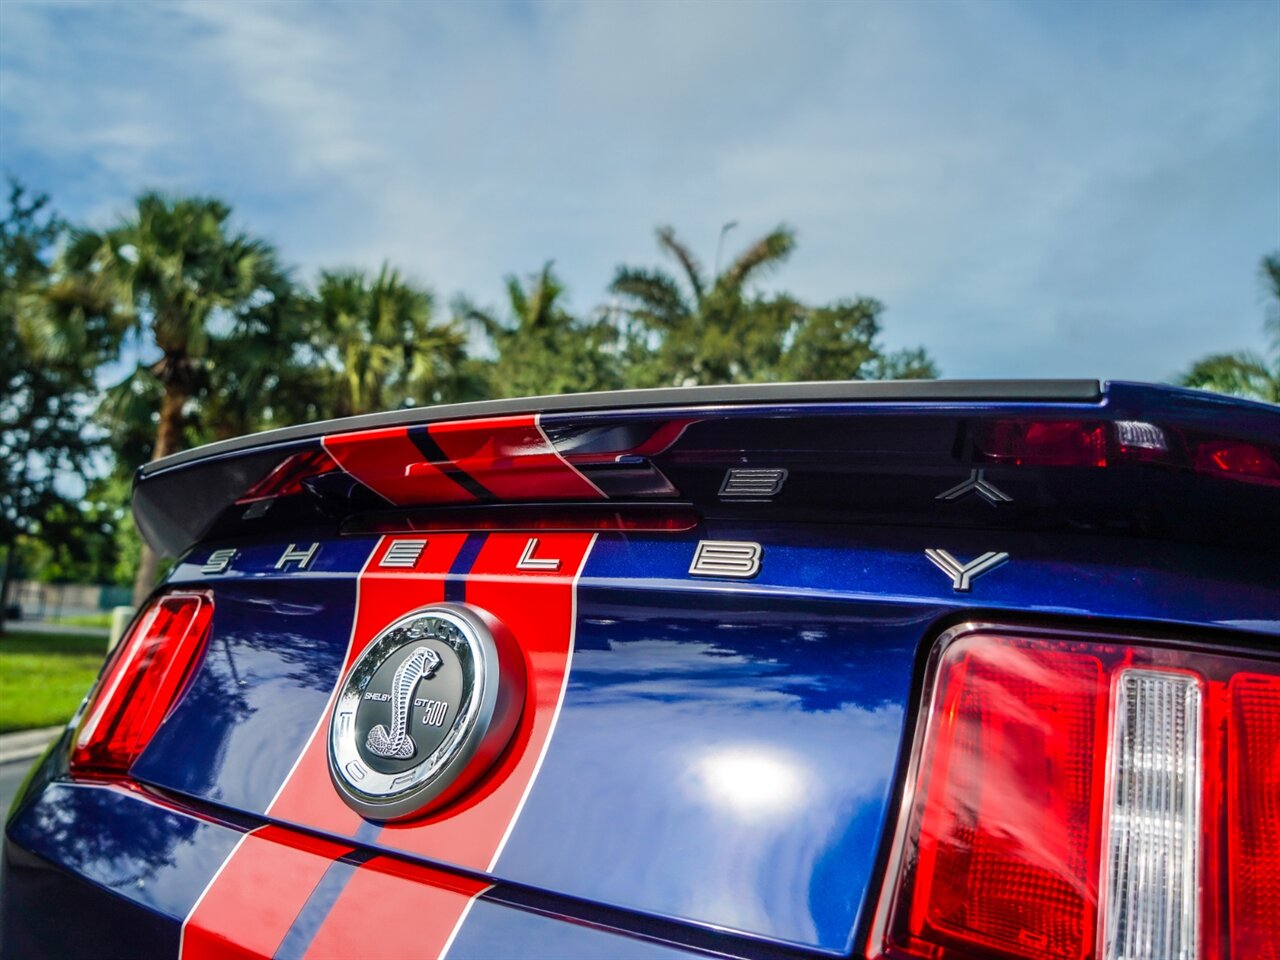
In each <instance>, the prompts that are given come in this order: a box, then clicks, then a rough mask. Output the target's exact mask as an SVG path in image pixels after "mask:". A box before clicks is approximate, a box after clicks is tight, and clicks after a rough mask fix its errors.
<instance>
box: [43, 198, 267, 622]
mask: <svg viewBox="0 0 1280 960" xmlns="http://www.w3.org/2000/svg"><path fill="white" fill-rule="evenodd" d="M230 217H231V208H230V207H229V206H227V205H226V204H225V203H223V202H221V201H220V200H214V199H210V198H205V197H166V196H163V195H161V194H159V193H154V192H148V193H144V194H143V195H142V196H140V197H139V198H138V200H137V207H136V209H135V210H134V211H133V212H132V213H131V214H130V215H129V216H128V217H126V218H125V219H124V220H122V221H121V222H120V223H119V224H117V225H116V226H115V227H113V228H111V229H109V230H105V231H101V232H96V231H89V230H81V231H76V232H74V233H73V235H72V237H71V241H70V243H69V244H68V247H67V249H66V251H65V253H64V257H63V267H64V269H65V270H66V272H67V277H68V283H73V284H76V285H77V286H78V290H79V293H80V295H81V298H82V299H83V301H84V302H93V301H94V300H95V299H97V300H102V299H104V298H106V299H109V300H111V301H113V302H114V303H115V304H116V305H117V310H116V311H114V312H113V313H107V312H106V311H102V310H95V311H90V312H87V313H86V317H89V316H95V317H107V318H108V319H107V320H106V321H105V322H108V323H111V324H114V326H115V330H114V333H115V335H116V336H115V343H116V348H117V350H118V351H122V350H124V349H126V347H128V346H129V345H133V346H136V347H138V348H140V350H141V351H145V352H146V353H151V354H158V357H157V358H156V359H155V360H147V361H143V362H141V363H139V364H138V365H137V368H136V369H135V370H134V371H133V372H132V373H130V374H129V376H127V377H126V378H125V379H124V380H123V381H122V382H121V383H120V384H117V385H116V387H115V388H113V389H112V390H111V391H109V393H108V398H107V401H106V403H105V405H104V408H103V410H104V413H105V415H106V416H107V417H108V418H109V419H114V415H113V412H117V411H118V412H120V413H123V411H125V410H126V408H128V407H130V405H131V401H132V400H133V399H135V398H138V397H142V398H144V399H156V400H158V403H159V410H158V414H159V416H158V419H157V420H156V422H155V431H154V442H153V443H152V445H151V450H150V459H152V460H158V459H160V458H161V457H165V456H168V455H169V454H171V453H175V452H177V451H178V450H181V449H182V448H183V447H184V445H185V444H186V438H185V436H184V434H185V430H186V427H187V426H188V422H189V419H190V417H191V415H192V414H193V413H194V412H195V409H196V405H197V403H198V401H199V400H200V399H201V398H202V397H203V395H204V394H205V393H206V389H207V376H206V375H207V372H208V365H209V360H210V357H211V354H212V353H213V352H214V345H215V344H216V343H217V342H218V340H219V339H220V338H221V337H222V336H223V335H224V334H226V333H228V332H230V331H232V330H234V328H235V326H236V323H237V320H238V318H239V317H240V316H241V315H242V314H243V313H244V311H246V310H248V309H251V308H253V307H254V306H255V305H260V300H261V298H264V297H271V296H273V290H274V289H278V286H279V283H280V277H281V271H280V268H279V266H278V263H277V260H276V254H275V251H274V250H273V249H272V248H271V247H270V246H269V245H268V244H266V243H264V242H263V241H261V240H258V239H256V238H254V237H251V236H249V235H248V234H245V233H240V232H235V231H233V230H232V229H231V227H230V224H229V222H228V221H229V220H230ZM67 295H68V297H69V299H73V300H74V299H75V298H76V297H75V292H74V291H71V292H68V294H67ZM154 387H158V390H157V389H154ZM157 393H158V397H156V394H157ZM241 400H242V402H248V398H241ZM150 412H151V413H152V414H154V413H155V412H156V411H155V410H154V408H152V409H151V410H150ZM134 413H135V415H136V410H135V411H134ZM158 565H159V558H158V557H157V556H155V554H154V553H153V552H152V551H151V550H150V549H144V550H143V554H142V558H141V561H140V563H139V566H138V572H137V578H136V580H135V582H134V603H135V605H137V604H141V602H142V601H143V600H144V599H145V597H146V595H147V593H149V592H150V590H151V587H152V585H153V584H154V582H155V579H156V571H157V567H158Z"/></svg>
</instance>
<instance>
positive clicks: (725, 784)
mask: <svg viewBox="0 0 1280 960" xmlns="http://www.w3.org/2000/svg"><path fill="white" fill-rule="evenodd" d="M694 769H695V770H696V778H697V781H698V786H699V787H700V788H701V792H702V794H703V796H705V797H706V798H707V799H708V800H709V801H710V802H711V803H712V804H714V805H715V806H717V807H719V808H721V809H722V810H724V811H725V812H727V813H731V814H734V815H735V816H738V817H740V818H742V819H744V820H754V819H759V818H764V817H774V816H779V815H785V814H787V813H793V812H795V811H796V810H797V809H800V808H801V806H802V800H803V797H804V793H805V789H806V787H807V785H808V781H809V776H808V774H807V772H806V771H805V770H804V768H803V767H801V766H799V765H798V764H796V763H794V762H793V761H791V760H790V759H789V758H788V757H786V756H783V755H782V754H780V753H778V752H776V751H771V750H768V749H762V748H760V747H758V746H750V745H748V746H739V747H732V748H728V749H723V750H716V751H714V752H713V753H710V754H707V755H705V756H703V757H702V758H701V759H700V760H698V762H697V763H696V765H695V767H694Z"/></svg>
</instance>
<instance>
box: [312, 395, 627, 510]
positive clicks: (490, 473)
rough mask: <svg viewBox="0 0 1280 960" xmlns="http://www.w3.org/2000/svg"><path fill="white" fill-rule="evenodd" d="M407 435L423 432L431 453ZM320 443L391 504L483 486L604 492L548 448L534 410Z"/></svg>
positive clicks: (448, 497) (478, 490)
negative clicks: (436, 452) (432, 449)
mask: <svg viewBox="0 0 1280 960" xmlns="http://www.w3.org/2000/svg"><path fill="white" fill-rule="evenodd" d="M415 431H417V432H418V433H416V434H415ZM415 436H418V439H425V438H427V437H429V438H430V439H429V441H428V444H429V445H432V446H434V447H438V448H439V455H438V456H430V455H428V453H424V449H423V446H422V445H421V444H420V443H419V442H416V441H415ZM322 443H323V445H324V449H325V450H326V451H327V452H328V453H329V455H330V456H331V457H333V459H334V460H335V461H337V463H338V464H339V465H340V466H341V467H342V469H343V470H345V471H346V472H347V473H349V474H350V475H351V476H353V477H355V478H356V479H357V480H359V481H360V482H361V483H363V484H364V485H365V486H366V487H368V488H369V489H371V490H373V491H374V492H376V493H378V494H379V495H381V496H382V497H383V498H385V499H386V500H387V501H389V502H390V503H393V504H395V505H396V506H411V505H429V504H459V503H473V502H475V501H476V500H477V499H487V496H488V495H489V494H492V495H493V496H494V497H496V498H497V499H498V500H515V501H520V500H525V501H527V500H601V499H604V497H605V495H604V493H603V492H601V490H600V488H599V487H597V486H596V485H595V484H594V483H592V482H591V481H590V480H589V479H587V478H586V477H585V476H584V475H583V474H582V473H581V472H579V470H578V469H577V468H576V467H574V466H573V465H572V464H571V463H569V462H568V461H567V460H566V459H565V458H564V457H563V456H561V455H560V453H559V451H557V450H556V448H555V445H554V444H553V443H552V442H551V440H550V439H549V438H548V437H547V435H546V433H545V432H544V431H543V429H542V425H541V416H540V415H539V414H526V415H523V416H518V417H493V418H489V419H484V420H455V421H451V422H447V423H433V424H430V425H429V426H428V427H426V428H425V430H424V428H422V427H390V428H387V429H384V430H365V431H361V432H358V433H340V434H334V435H332V436H328V437H324V438H323V440H322Z"/></svg>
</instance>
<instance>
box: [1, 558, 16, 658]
mask: <svg viewBox="0 0 1280 960" xmlns="http://www.w3.org/2000/svg"><path fill="white" fill-rule="evenodd" d="M13 546H14V545H13V544H12V543H10V544H8V545H7V546H6V547H5V548H4V566H3V567H0V637H2V636H4V621H5V618H6V617H7V616H8V615H9V571H10V570H11V569H12V567H13Z"/></svg>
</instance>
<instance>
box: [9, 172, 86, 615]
mask: <svg viewBox="0 0 1280 960" xmlns="http://www.w3.org/2000/svg"><path fill="white" fill-rule="evenodd" d="M64 229H65V225H64V224H63V222H62V220H61V219H60V218H59V217H58V216H57V215H56V214H55V213H53V212H52V211H51V210H50V208H49V200H48V198H47V197H46V196H44V195H43V194H38V195H32V194H30V193H29V192H28V191H27V189H26V188H25V187H24V186H22V185H21V184H20V183H17V182H16V181H10V184H9V194H8V205H7V209H6V210H5V214H4V219H3V221H0V548H3V550H4V557H3V561H2V562H3V565H4V566H3V570H2V572H0V606H2V605H3V601H4V598H5V596H6V593H7V585H8V579H9V571H10V569H11V566H12V564H13V562H14V560H15V547H16V545H17V542H18V539H19V538H20V537H21V536H23V535H24V534H25V535H30V534H33V533H37V532H39V531H40V530H41V529H42V527H44V526H46V525H48V524H49V523H50V522H52V521H53V520H54V518H57V517H61V518H66V517H69V516H74V514H75V512H76V504H75V502H74V500H73V499H71V498H69V497H68V496H67V494H66V493H65V492H64V490H63V489H60V486H59V482H58V481H59V477H60V476H61V477H62V478H63V480H64V481H65V480H66V479H67V476H68V475H73V476H74V475H77V474H80V473H82V472H83V471H84V470H85V469H86V466H87V464H88V462H89V457H90V454H91V452H92V450H93V448H94V446H95V443H94V438H93V437H92V436H91V435H90V433H88V432H87V431H86V430H85V415H86V412H87V410H88V409H89V407H90V404H91V400H90V395H91V391H92V389H93V369H94V365H95V363H94V355H93V352H92V351H91V350H88V349H81V350H79V351H75V352H71V351H57V350H50V349H48V344H47V342H46V341H45V339H44V331H45V330H46V329H48V328H49V327H50V325H51V324H52V323H54V322H55V321H57V322H62V321H66V320H67V319H68V318H67V317H65V316H61V317H59V316H57V304H56V302H55V299H54V293H55V292H56V287H57V278H56V276H55V274H54V271H53V269H52V266H51V263H52V259H53V250H54V245H55V243H56V242H57V241H58V240H59V238H60V237H61V236H62V234H63V232H64ZM85 338H86V333H85V325H84V324H80V325H79V331H78V334H77V335H76V336H75V339H77V340H79V341H81V346H82V347H84V346H87V344H85V343H83V341H84V340H85ZM0 623H2V617H0Z"/></svg>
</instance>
